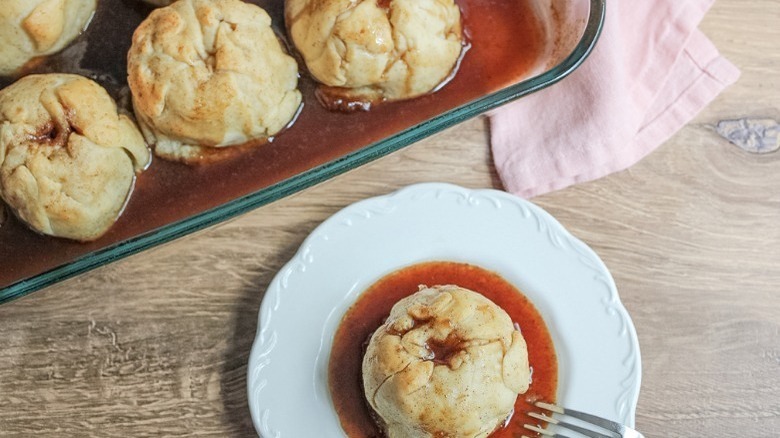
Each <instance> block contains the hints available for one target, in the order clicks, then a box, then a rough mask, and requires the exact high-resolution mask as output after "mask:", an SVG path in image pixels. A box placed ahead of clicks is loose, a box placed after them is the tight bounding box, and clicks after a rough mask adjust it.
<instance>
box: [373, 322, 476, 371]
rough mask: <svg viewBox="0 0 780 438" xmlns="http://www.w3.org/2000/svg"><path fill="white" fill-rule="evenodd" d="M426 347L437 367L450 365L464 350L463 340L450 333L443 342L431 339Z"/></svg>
mask: <svg viewBox="0 0 780 438" xmlns="http://www.w3.org/2000/svg"><path fill="white" fill-rule="evenodd" d="M388 313H389V312H388ZM425 347H426V348H427V349H428V350H430V352H431V353H432V354H433V358H432V359H431V360H432V361H433V363H435V364H437V365H449V363H450V359H451V358H452V357H453V356H455V355H456V354H458V353H460V352H461V351H463V350H464V347H463V339H461V338H459V337H458V336H457V335H455V334H454V333H450V334H449V336H447V337H446V338H445V339H444V340H442V341H438V340H436V339H429V340H428V342H427V343H426V344H425Z"/></svg>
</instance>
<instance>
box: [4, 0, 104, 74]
mask: <svg viewBox="0 0 780 438" xmlns="http://www.w3.org/2000/svg"><path fill="white" fill-rule="evenodd" d="M96 7H97V0H3V1H2V2H0V75H8V74H11V73H13V72H14V71H15V70H17V69H18V68H19V67H21V66H22V65H24V63H25V62H27V61H29V60H30V59H31V58H34V57H36V56H42V55H50V54H52V53H55V52H58V51H60V50H62V49H63V48H64V47H65V46H66V45H68V44H69V43H70V42H71V41H73V39H74V38H76V37H77V36H79V34H80V33H81V32H82V31H83V30H84V28H86V26H87V24H88V23H89V20H90V19H91V18H92V15H93V14H94V13H95V8H96Z"/></svg>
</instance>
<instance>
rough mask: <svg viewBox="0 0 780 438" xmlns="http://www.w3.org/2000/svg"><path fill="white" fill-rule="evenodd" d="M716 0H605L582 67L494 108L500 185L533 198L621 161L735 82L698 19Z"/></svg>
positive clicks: (656, 141)
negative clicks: (598, 34) (601, 21)
mask: <svg viewBox="0 0 780 438" xmlns="http://www.w3.org/2000/svg"><path fill="white" fill-rule="evenodd" d="M713 2H714V0H655V1H630V0H611V1H609V2H607V16H606V22H605V26H604V31H603V33H602V35H601V39H600V40H599V42H598V43H597V45H596V48H595V49H594V51H593V53H592V54H591V55H590V57H589V58H588V59H587V60H586V61H585V63H584V64H583V65H582V66H581V67H580V68H579V69H577V70H576V71H575V72H574V73H572V74H571V76H569V77H567V78H565V79H564V80H562V81H561V82H560V83H558V84H556V85H553V86H552V87H550V88H548V89H545V90H542V91H540V92H538V93H535V94H532V95H530V96H527V97H524V98H522V99H520V100H519V101H517V102H514V103H511V104H509V105H507V106H505V107H502V108H499V109H497V110H496V111H494V112H493V113H492V114H491V115H490V119H491V143H492V149H493V158H494V160H495V164H496V168H497V169H498V173H499V176H500V177H501V180H502V181H503V183H504V187H505V189H506V190H507V191H509V192H511V193H514V194H517V195H519V196H522V197H526V198H530V197H533V196H536V195H539V194H542V193H546V192H550V191H553V190H558V189H561V188H564V187H567V186H569V185H572V184H575V183H579V182H584V181H590V180H593V179H596V178H600V177H602V176H605V175H608V174H610V173H612V172H616V171H619V170H623V169H625V168H627V167H629V166H631V165H633V164H634V163H636V162H637V161H639V160H640V159H641V158H643V157H644V156H645V155H647V154H649V153H650V152H652V151H653V150H654V149H655V148H656V147H657V146H659V145H660V144H661V143H663V142H664V141H666V140H667V139H668V138H669V137H671V136H672V134H674V133H675V132H676V131H677V130H679V129H680V128H682V127H683V126H684V125H685V124H686V123H687V122H688V121H690V120H691V119H692V118H693V117H694V116H695V115H696V114H697V113H698V112H699V111H700V110H701V109H702V108H704V107H705V106H706V105H707V104H708V103H709V102H710V101H712V99H714V98H715V96H717V95H718V94H719V93H720V92H721V91H722V90H723V89H724V88H726V87H727V86H728V85H730V84H732V83H733V82H735V81H736V80H737V78H738V77H739V70H737V68H736V67H734V66H733V65H732V64H731V63H729V62H728V61H727V60H726V59H724V58H722V57H721V56H720V54H719V53H718V51H717V49H716V48H715V47H714V46H713V45H712V43H711V42H710V41H709V40H708V39H707V37H705V36H704V34H702V33H701V31H699V30H698V29H697V28H696V27H697V26H698V24H699V22H700V21H701V19H702V17H703V16H704V14H705V12H706V11H707V10H708V9H709V8H710V6H711V5H712V3H713Z"/></svg>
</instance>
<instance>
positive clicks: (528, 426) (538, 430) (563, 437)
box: [523, 424, 569, 438]
mask: <svg viewBox="0 0 780 438" xmlns="http://www.w3.org/2000/svg"><path fill="white" fill-rule="evenodd" d="M523 427H524V428H526V429H528V430H532V431H534V432H536V433H539V434H542V435H544V436H550V437H552V438H569V437H567V436H566V435H561V434H558V433H552V432H550V431H549V430H545V429H542V428H541V427H537V426H534V425H532V424H524V425H523ZM523 438H530V437H527V436H525V435H523Z"/></svg>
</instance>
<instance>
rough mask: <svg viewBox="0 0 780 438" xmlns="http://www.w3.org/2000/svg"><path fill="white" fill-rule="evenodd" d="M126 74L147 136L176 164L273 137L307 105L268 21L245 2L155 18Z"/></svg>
mask: <svg viewBox="0 0 780 438" xmlns="http://www.w3.org/2000/svg"><path fill="white" fill-rule="evenodd" d="M127 70H128V83H129V85H130V89H131V91H132V96H133V106H134V108H135V113H136V117H137V118H138V122H139V125H140V126H141V129H142V131H143V133H144V136H145V137H146V139H147V141H148V142H149V143H150V144H154V145H155V152H156V154H157V155H160V156H163V157H165V158H170V159H182V160H185V161H186V160H187V159H188V157H190V158H191V157H196V156H197V155H199V153H200V147H224V146H232V145H237V144H242V143H245V142H247V141H249V140H255V139H264V138H267V137H270V136H272V135H274V134H276V133H278V132H279V131H280V130H282V129H283V128H284V127H285V126H286V125H287V124H288V123H289V122H290V120H291V119H292V118H293V117H294V115H295V114H296V112H297V111H298V108H299V106H300V102H301V94H300V92H299V91H298V90H297V88H296V87H297V83H298V66H297V64H296V62H295V60H294V59H293V58H292V57H290V56H289V55H287V54H286V53H285V51H284V48H283V47H282V45H281V44H280V42H279V40H278V39H277V36H276V34H275V33H274V31H273V29H272V28H271V19H270V17H269V16H268V14H266V13H265V11H263V10H262V9H260V8H259V7H257V6H254V5H252V4H248V3H244V2H242V1H240V0H180V1H177V2H176V3H174V4H172V5H171V6H168V7H165V8H160V9H156V10H154V11H153V12H152V13H151V14H150V15H149V17H148V18H147V19H146V20H144V22H143V23H141V25H140V26H139V27H138V29H136V31H135V33H134V34H133V44H132V47H131V48H130V51H129V53H128V66H127Z"/></svg>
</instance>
